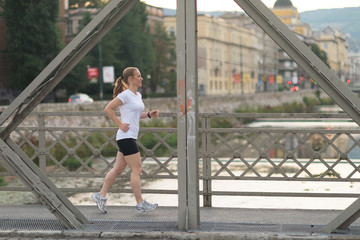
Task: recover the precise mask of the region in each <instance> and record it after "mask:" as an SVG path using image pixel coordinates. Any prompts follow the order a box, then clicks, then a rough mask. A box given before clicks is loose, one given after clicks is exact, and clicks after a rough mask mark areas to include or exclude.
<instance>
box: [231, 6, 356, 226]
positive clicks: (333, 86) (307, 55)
mask: <svg viewBox="0 0 360 240" xmlns="http://www.w3.org/2000/svg"><path fill="white" fill-rule="evenodd" d="M234 1H235V2H236V3H237V4H238V5H239V6H240V7H241V8H242V9H243V10H244V11H245V12H246V13H247V14H248V15H249V16H250V17H251V18H252V19H253V20H254V22H256V23H257V24H258V25H259V26H260V27H261V28H262V29H263V30H264V31H265V32H266V33H267V34H268V35H269V36H270V37H271V38H272V39H273V40H274V41H275V42H276V43H277V44H278V45H279V46H280V47H281V48H282V49H283V50H284V51H285V52H286V53H287V54H288V55H289V56H290V57H291V58H292V59H293V60H294V61H295V62H296V63H297V64H298V65H299V66H300V67H301V68H303V69H304V70H305V71H306V72H307V73H308V74H309V75H310V76H311V77H312V78H313V79H314V80H315V81H316V82H317V83H318V84H319V86H320V87H321V88H322V89H323V90H324V91H325V92H326V93H327V94H328V96H329V97H331V98H332V99H333V100H334V102H336V103H337V104H338V105H339V106H340V107H341V108H342V109H343V110H344V111H345V112H346V113H347V114H348V115H349V116H350V117H351V118H352V119H353V120H354V121H355V122H356V123H357V124H358V125H360V100H359V98H358V97H357V96H356V95H355V94H354V93H353V92H352V91H351V90H350V89H349V88H348V87H347V86H346V85H345V83H343V82H341V80H340V79H339V77H338V76H337V75H336V74H335V73H334V72H333V71H332V70H330V69H329V68H328V67H327V66H326V65H325V64H324V63H323V62H322V61H321V60H320V59H319V58H318V57H317V56H316V55H315V54H314V53H313V52H312V51H311V50H310V48H309V47H308V46H306V45H305V44H304V43H303V42H302V41H301V40H300V39H299V38H298V37H297V36H296V35H295V34H294V33H293V32H292V31H291V30H290V29H289V28H288V27H287V26H286V25H285V24H284V23H283V22H282V21H281V20H280V19H279V18H278V17H277V16H275V15H274V14H273V13H272V12H271V11H270V10H269V9H268V8H267V7H266V6H265V5H264V4H263V3H262V2H261V1H260V0H234ZM359 217H360V199H358V200H357V201H355V202H354V203H353V204H352V205H351V206H349V207H348V208H347V209H346V210H345V211H343V212H342V213H341V214H340V215H339V216H338V217H337V218H335V219H334V220H333V221H331V222H330V223H329V224H327V225H326V226H325V227H324V228H323V230H322V231H323V232H324V233H331V232H333V231H335V230H336V229H337V228H339V229H343V228H346V227H348V226H349V225H350V224H351V223H353V222H354V221H355V220H356V219H358V218H359Z"/></svg>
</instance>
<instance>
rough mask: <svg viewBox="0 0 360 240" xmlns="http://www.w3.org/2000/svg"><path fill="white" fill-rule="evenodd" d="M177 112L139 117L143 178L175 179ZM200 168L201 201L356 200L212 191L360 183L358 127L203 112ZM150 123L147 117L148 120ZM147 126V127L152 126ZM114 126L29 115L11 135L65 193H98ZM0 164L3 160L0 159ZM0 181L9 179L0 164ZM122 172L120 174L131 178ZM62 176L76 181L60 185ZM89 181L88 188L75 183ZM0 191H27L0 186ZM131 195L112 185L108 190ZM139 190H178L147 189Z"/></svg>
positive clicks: (340, 117) (76, 116) (320, 118)
mask: <svg viewBox="0 0 360 240" xmlns="http://www.w3.org/2000/svg"><path fill="white" fill-rule="evenodd" d="M176 118H177V115H176V114H175V113H163V114H161V120H160V119H153V120H146V121H142V128H141V130H140V133H139V137H138V144H139V148H140V151H141V156H142V161H143V173H142V178H144V179H151V180H154V181H164V180H165V181H166V180H169V179H177V147H176V146H177V129H176ZM199 119H200V121H199V164H200V166H199V169H200V173H199V174H200V179H201V184H202V190H201V191H200V195H202V196H203V203H204V206H211V205H212V197H213V196H281V197H285V196H288V197H297V196H299V197H358V194H355V193H353V194H352V193H346V192H340V193H333V192H327V193H323V192H321V193H319V192H306V191H302V192H281V191H276V192H274V191H267V192H260V191H256V190H253V191H237V190H236V187H235V188H234V190H226V189H228V188H226V189H225V188H224V189H222V190H218V189H217V190H216V189H215V190H213V187H212V185H213V183H214V181H221V182H223V183H224V184H228V183H229V181H231V184H235V185H236V182H235V183H234V182H233V181H239V184H240V181H241V182H242V181H247V180H249V181H279V182H281V181H286V182H289V181H302V182H360V169H359V168H360V140H359V139H360V129H359V128H358V126H357V125H356V124H355V123H354V122H353V121H351V120H350V119H349V118H348V117H347V115H345V114H278V113H270V114H252V113H228V114H225V113H222V114H200V118H199ZM149 121H150V122H149ZM149 126H151V127H149ZM116 130H117V129H116V128H114V127H112V125H111V123H110V122H109V120H108V119H107V118H106V117H105V115H104V113H102V112H41V113H32V114H31V116H29V117H28V119H27V120H26V121H24V123H23V124H22V125H21V126H19V127H18V128H17V129H16V131H14V132H13V133H12V134H11V138H12V139H13V140H14V141H15V142H16V143H17V144H18V145H19V146H20V147H21V148H22V149H23V150H24V151H25V152H26V153H27V155H28V156H29V157H30V159H31V160H32V161H34V162H35V163H36V164H38V166H39V167H40V168H41V169H42V170H43V171H44V172H45V173H46V174H47V175H48V176H49V177H50V178H51V179H53V180H54V181H55V182H57V183H59V184H58V186H59V188H60V189H61V190H62V191H64V192H68V193H75V192H76V193H79V192H95V191H98V190H99V187H100V186H99V185H96V184H95V183H94V184H90V183H91V179H103V177H104V176H105V174H106V172H107V171H109V170H110V169H111V167H112V166H113V164H114V162H115V155H116V152H117V145H116V142H115V135H116ZM0 164H1V161H0ZM0 170H1V171H0V178H6V179H8V177H10V176H13V174H12V173H11V172H7V171H6V170H5V169H4V168H1V165H0ZM129 177H130V170H129V169H127V170H126V171H125V173H124V174H122V175H121V176H120V177H119V178H120V179H121V181H128V179H129ZM63 179H73V184H70V185H69V184H68V185H61V182H62V180H63ZM85 181H88V182H90V183H89V184H87V185H84V184H77V183H79V182H82V183H83V182H85ZM0 191H28V189H27V188H26V187H21V186H12V185H10V184H9V185H7V186H1V187H0ZM120 191H121V192H131V189H130V188H129V187H128V188H125V189H123V188H121V189H119V188H112V189H111V192H120ZM143 192H144V193H152V194H176V193H177V186H172V187H169V188H168V189H151V188H145V189H144V190H143Z"/></svg>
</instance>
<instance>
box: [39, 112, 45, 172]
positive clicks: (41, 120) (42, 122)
mask: <svg viewBox="0 0 360 240" xmlns="http://www.w3.org/2000/svg"><path fill="white" fill-rule="evenodd" d="M38 127H39V167H40V169H41V170H42V171H43V172H44V173H46V137H45V116H44V114H43V113H40V114H39V115H38Z"/></svg>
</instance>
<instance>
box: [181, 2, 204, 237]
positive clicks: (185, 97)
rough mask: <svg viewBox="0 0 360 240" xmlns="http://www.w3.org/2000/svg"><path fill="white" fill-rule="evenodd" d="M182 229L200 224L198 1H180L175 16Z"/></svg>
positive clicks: (190, 228)
mask: <svg viewBox="0 0 360 240" xmlns="http://www.w3.org/2000/svg"><path fill="white" fill-rule="evenodd" d="M176 25H177V27H176V29H177V34H176V35H177V36H176V48H177V91H178V93H177V99H178V118H177V124H178V125H177V128H178V192H179V195H178V197H179V213H178V219H179V229H180V230H187V231H195V230H197V228H198V225H199V224H200V208H199V158H198V126H197V122H198V101H197V99H198V90H197V89H198V86H197V85H198V84H197V83H198V80H197V11H196V0H178V1H177V14H176Z"/></svg>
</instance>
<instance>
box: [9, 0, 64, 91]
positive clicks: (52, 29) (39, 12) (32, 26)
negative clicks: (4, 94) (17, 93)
mask: <svg viewBox="0 0 360 240" xmlns="http://www.w3.org/2000/svg"><path fill="white" fill-rule="evenodd" d="M2 8H3V12H2V17H3V18H4V19H5V22H6V25H7V30H6V31H7V32H6V39H5V42H6V43H5V44H6V46H5V48H4V54H5V55H6V57H7V59H8V60H9V66H10V71H9V74H10V76H9V79H8V81H7V85H8V87H9V88H13V89H24V88H25V87H26V86H28V85H29V83H31V82H32V80H33V79H34V78H35V77H36V76H37V75H38V74H39V73H40V72H41V71H42V70H43V69H44V67H45V66H46V65H47V64H48V63H49V62H50V61H51V60H52V59H53V58H54V57H55V56H56V55H57V53H58V52H59V51H60V49H61V47H62V44H61V38H60V29H59V24H58V19H59V1H58V0H37V1H22V0H3V1H2ZM10 79H11V81H10Z"/></svg>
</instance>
